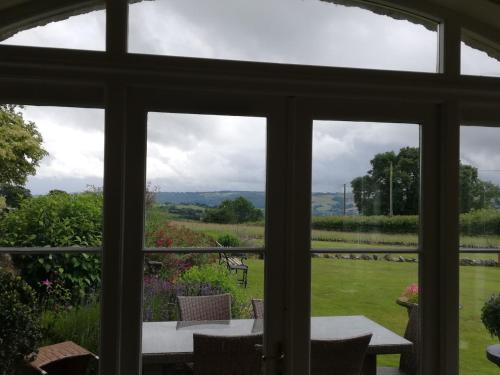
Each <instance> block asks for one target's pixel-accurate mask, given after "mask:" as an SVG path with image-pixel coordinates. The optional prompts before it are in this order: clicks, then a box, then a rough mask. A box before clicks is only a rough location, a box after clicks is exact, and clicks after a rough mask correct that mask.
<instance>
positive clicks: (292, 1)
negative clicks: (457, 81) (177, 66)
mask: <svg viewBox="0 0 500 375" xmlns="http://www.w3.org/2000/svg"><path fill="white" fill-rule="evenodd" d="M130 15H131V16H130V20H131V22H130V33H129V35H130V48H131V51H134V52H144V53H157V54H172V55H181V56H201V57H216V58H229V59H242V60H255V61H272V62H288V63H302V64H313V65H333V66H350V67H359V68H362V67H368V68H379V69H382V68H384V69H400V70H423V71H435V69H436V54H437V52H436V51H437V47H436V46H437V35H436V33H433V32H430V31H428V30H426V29H425V28H424V27H423V26H419V25H415V24H412V23H410V22H408V21H396V20H394V19H392V18H390V17H387V16H380V15H375V14H373V13H372V12H369V11H366V10H362V9H358V8H347V7H344V6H339V5H334V4H330V3H326V2H320V1H299V0H271V1H269V0H267V1H263V0H261V1H245V0H231V1H229V0H226V1H221V0H212V1H195V0H184V1H176V2H170V1H155V2H142V3H138V4H135V5H131V7H130ZM145 20H149V22H148V24H147V25H144V22H145ZM159 20H161V21H159ZM152 25H155V27H156V28H158V29H161V30H153V29H151V27H152ZM174 28H175V30H174ZM155 31H156V32H155ZM158 33H161V36H158ZM155 34H156V35H155ZM411 40H415V41H416V42H411ZM153 42H154V43H153ZM183 42H184V43H183Z"/></svg>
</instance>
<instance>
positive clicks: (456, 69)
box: [438, 19, 462, 78]
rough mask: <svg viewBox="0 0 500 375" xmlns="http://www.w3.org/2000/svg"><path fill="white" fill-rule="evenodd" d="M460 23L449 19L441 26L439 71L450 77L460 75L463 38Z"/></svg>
mask: <svg viewBox="0 0 500 375" xmlns="http://www.w3.org/2000/svg"><path fill="white" fill-rule="evenodd" d="M461 36H462V31H461V27H460V24H459V23H458V22H456V20H455V19H447V20H446V21H445V22H444V23H442V24H441V25H440V26H439V47H438V48H439V53H438V64H439V66H438V72H439V73H443V74H445V75H447V76H449V77H457V78H458V77H459V76H460V71H461V68H460V64H461V57H460V44H461V40H462V37H461Z"/></svg>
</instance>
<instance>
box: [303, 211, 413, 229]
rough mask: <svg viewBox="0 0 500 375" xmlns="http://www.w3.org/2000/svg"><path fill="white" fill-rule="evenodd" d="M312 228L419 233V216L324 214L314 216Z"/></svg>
mask: <svg viewBox="0 0 500 375" xmlns="http://www.w3.org/2000/svg"><path fill="white" fill-rule="evenodd" d="M312 228H313V229H322V230H331V231H340V232H380V233H417V232H418V216H416V215H411V216H410V215H408V216H323V217H315V218H313V220H312Z"/></svg>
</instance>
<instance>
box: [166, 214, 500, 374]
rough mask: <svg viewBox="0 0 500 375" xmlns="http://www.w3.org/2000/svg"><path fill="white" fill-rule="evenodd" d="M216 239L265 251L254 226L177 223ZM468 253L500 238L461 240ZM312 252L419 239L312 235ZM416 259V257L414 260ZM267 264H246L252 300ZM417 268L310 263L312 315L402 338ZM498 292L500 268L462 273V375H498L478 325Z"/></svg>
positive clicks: (388, 362) (393, 360)
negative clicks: (369, 324) (348, 320)
mask: <svg viewBox="0 0 500 375" xmlns="http://www.w3.org/2000/svg"><path fill="white" fill-rule="evenodd" d="M175 223H176V224H178V225H183V226H187V227H189V228H190V229H193V230H195V231H199V232H203V233H206V234H208V235H210V236H212V237H213V238H218V236H220V235H221V234H232V235H234V236H237V237H238V238H239V239H240V240H241V241H242V244H244V245H247V246H250V245H253V246H263V243H264V228H263V226H262V225H257V224H255V225H251V224H239V225H233V224H210V223H201V222H189V221H178V222H175ZM460 242H461V245H462V246H464V247H479V246H484V247H500V237H498V236H477V237H468V236H462V237H461V241H460ZM311 246H312V248H313V249H314V248H317V249H321V248H337V249H349V248H377V249H380V250H381V253H382V254H383V249H391V248H398V249H400V248H407V249H415V248H416V246H417V238H416V236H415V235H412V234H378V233H349V232H347V233H346V232H333V231H324V230H313V231H312V244H311ZM461 256H462V257H469V258H480V259H488V258H489V259H497V255H496V254H474V255H470V254H462V255H461ZM414 257H416V256H414ZM263 262H264V261H263V260H258V259H256V258H250V259H248V261H247V263H248V265H249V274H248V275H249V283H248V288H247V289H246V290H245V293H246V294H247V297H248V299H250V298H252V297H256V298H257V297H262V294H263V282H264V279H263V277H264V276H263V275H264V273H263V266H264V263H263ZM417 269H418V264H417V263H397V262H387V261H362V260H359V261H355V260H344V259H334V258H325V257H323V256H320V257H317V258H313V259H312V284H311V291H312V312H311V313H312V315H313V316H322V315H323V316H325V315H365V316H367V317H369V318H370V319H373V320H374V321H376V322H378V323H380V324H382V325H383V326H385V327H387V328H389V329H391V330H393V331H394V332H396V333H398V334H400V335H403V333H404V329H405V326H406V322H407V313H406V310H405V309H404V308H402V307H400V306H399V305H397V304H396V303H395V300H396V298H397V297H399V296H400V295H401V293H402V291H403V290H404V288H405V287H406V286H408V285H409V284H410V283H413V282H418V277H417ZM498 292H500V268H497V267H493V268H492V267H471V266H469V267H466V266H464V267H460V304H461V309H460V374H461V375H479V374H480V375H490V374H491V375H494V374H498V368H497V367H496V366H494V365H493V364H491V362H489V361H488V360H487V359H486V357H485V349H486V347H487V346H488V345H491V344H493V343H495V342H496V339H494V338H492V337H490V335H489V334H488V333H487V331H486V329H485V328H484V327H483V325H482V323H481V319H480V314H481V307H482V306H483V303H484V301H485V300H486V299H487V298H488V297H489V296H490V295H491V294H493V293H498ZM398 360H399V357H398V356H380V357H379V364H380V365H384V366H397V365H398Z"/></svg>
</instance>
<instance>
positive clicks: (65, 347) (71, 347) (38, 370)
mask: <svg viewBox="0 0 500 375" xmlns="http://www.w3.org/2000/svg"><path fill="white" fill-rule="evenodd" d="M92 358H94V359H96V360H97V359H99V358H98V357H97V356H96V355H95V354H93V353H91V352H89V351H88V350H86V349H84V348H82V347H81V346H79V345H77V344H75V343H74V342H72V341H65V342H61V343H59V344H55V345H48V346H43V347H41V348H40V349H39V350H38V354H37V356H36V358H35V360H33V361H32V362H30V363H29V364H28V366H27V367H26V368H25V369H23V370H22V371H21V373H22V374H42V375H45V374H48V375H64V374H71V375H85V374H86V372H87V367H88V365H89V361H90V360H91V359H92Z"/></svg>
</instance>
